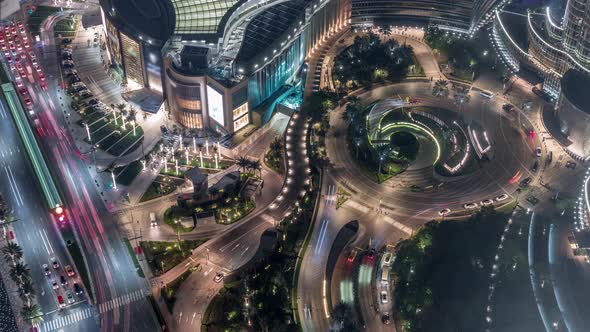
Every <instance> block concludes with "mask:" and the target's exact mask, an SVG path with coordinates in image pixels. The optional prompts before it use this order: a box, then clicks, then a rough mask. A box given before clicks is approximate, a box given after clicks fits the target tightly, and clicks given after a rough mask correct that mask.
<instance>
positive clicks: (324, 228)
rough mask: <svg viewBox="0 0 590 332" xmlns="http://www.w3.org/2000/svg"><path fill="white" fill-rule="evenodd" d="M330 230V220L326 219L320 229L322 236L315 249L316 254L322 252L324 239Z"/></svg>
mask: <svg viewBox="0 0 590 332" xmlns="http://www.w3.org/2000/svg"><path fill="white" fill-rule="evenodd" d="M327 229H328V219H324V220H323V222H322V226H321V228H320V234H319V236H318V241H317V244H316V247H315V254H316V255H318V254H319V253H321V252H322V247H323V245H324V239H325V237H326V232H327Z"/></svg>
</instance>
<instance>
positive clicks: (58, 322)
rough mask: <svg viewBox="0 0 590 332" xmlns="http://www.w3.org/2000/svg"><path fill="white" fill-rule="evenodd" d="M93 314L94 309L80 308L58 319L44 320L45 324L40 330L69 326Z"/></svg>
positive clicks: (45, 330)
mask: <svg viewBox="0 0 590 332" xmlns="http://www.w3.org/2000/svg"><path fill="white" fill-rule="evenodd" d="M91 316H92V309H91V308H86V309H84V310H79V311H76V312H74V313H71V314H69V315H65V316H61V317H58V318H56V319H53V320H50V321H47V322H44V323H43V325H42V326H41V327H40V329H39V331H42V332H50V331H54V330H57V329H60V328H62V327H64V326H68V325H70V324H74V323H76V322H79V321H81V320H84V319H87V318H90V317H91Z"/></svg>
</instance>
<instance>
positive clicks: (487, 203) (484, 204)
mask: <svg viewBox="0 0 590 332" xmlns="http://www.w3.org/2000/svg"><path fill="white" fill-rule="evenodd" d="M492 204H494V201H492V200H491V199H484V200H483V201H481V206H490V205H492Z"/></svg>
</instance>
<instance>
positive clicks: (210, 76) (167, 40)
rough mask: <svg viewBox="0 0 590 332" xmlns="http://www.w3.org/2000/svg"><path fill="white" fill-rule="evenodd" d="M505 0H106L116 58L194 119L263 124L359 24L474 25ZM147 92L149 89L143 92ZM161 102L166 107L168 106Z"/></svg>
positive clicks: (177, 113)
mask: <svg viewBox="0 0 590 332" xmlns="http://www.w3.org/2000/svg"><path fill="white" fill-rule="evenodd" d="M504 3H505V1H497V0H459V1H451V0H417V1H413V2H407V1H401V0H141V1H140V0H130V1H117V0H100V5H101V14H102V19H103V23H104V24H103V26H104V32H105V36H106V46H107V50H108V60H109V62H110V63H111V64H112V66H113V67H115V68H118V69H119V70H120V71H121V72H122V76H123V81H124V82H126V83H128V86H132V87H133V89H135V92H131V93H130V95H131V99H133V98H134V97H135V98H139V99H142V98H145V99H147V97H145V96H156V98H155V100H159V102H158V103H155V105H156V106H157V107H151V108H150V107H141V108H142V109H143V110H144V111H148V112H149V111H152V112H154V111H155V112H157V111H158V110H159V109H162V108H163V109H166V110H168V111H169V112H170V114H171V116H172V117H173V118H174V120H175V121H176V122H177V123H179V124H180V125H182V126H184V127H187V128H197V129H202V128H210V129H212V130H215V131H217V132H219V133H220V134H232V133H234V132H237V131H239V130H240V129H242V128H244V127H246V126H247V125H248V124H253V125H255V126H262V125H264V124H265V123H266V122H268V120H269V119H270V117H271V116H272V114H273V112H274V110H275V108H276V104H277V101H280V100H282V99H283V98H285V96H286V95H288V94H294V93H295V94H296V93H297V91H300V90H301V89H302V87H303V85H304V81H305V72H306V60H307V59H308V57H309V56H310V55H311V54H313V51H314V50H316V49H317V48H318V46H319V45H320V44H321V43H322V42H323V41H325V40H327V39H328V38H329V37H331V36H333V35H336V34H338V33H341V32H344V31H346V30H348V29H349V28H350V27H351V26H366V25H374V24H392V25H393V24H396V25H401V24H405V23H407V24H412V25H420V26H425V25H437V26H439V27H441V28H444V29H448V30H451V31H453V32H460V33H464V34H469V33H472V32H473V31H475V30H476V29H478V28H479V27H481V26H482V25H483V24H485V23H486V22H487V21H488V20H489V19H490V18H493V16H492V15H491V14H490V13H491V12H492V11H493V10H494V9H496V8H499V7H501V6H503V5H504ZM137 91H139V92H137ZM160 105H161V106H160Z"/></svg>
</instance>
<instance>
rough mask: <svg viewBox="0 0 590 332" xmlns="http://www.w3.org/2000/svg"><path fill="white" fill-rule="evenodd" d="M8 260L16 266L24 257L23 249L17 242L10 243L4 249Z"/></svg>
mask: <svg viewBox="0 0 590 332" xmlns="http://www.w3.org/2000/svg"><path fill="white" fill-rule="evenodd" d="M2 252H3V253H4V257H5V258H6V260H10V261H11V262H12V265H15V264H16V262H18V260H19V259H21V258H22V257H23V249H22V248H21V247H20V246H19V245H18V244H16V243H15V242H12V241H9V242H8V244H6V246H4V248H2Z"/></svg>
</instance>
